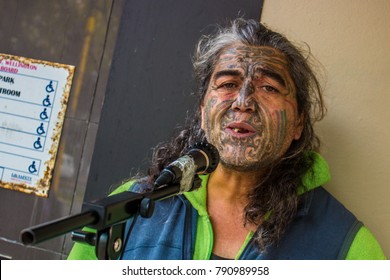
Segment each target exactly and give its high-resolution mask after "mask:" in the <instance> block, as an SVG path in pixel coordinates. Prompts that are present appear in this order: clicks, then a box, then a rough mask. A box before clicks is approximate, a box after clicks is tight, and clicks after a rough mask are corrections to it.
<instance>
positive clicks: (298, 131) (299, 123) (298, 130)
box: [294, 113, 305, 140]
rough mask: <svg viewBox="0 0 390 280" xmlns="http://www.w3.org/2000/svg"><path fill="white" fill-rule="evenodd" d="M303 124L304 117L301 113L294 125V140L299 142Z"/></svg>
mask: <svg viewBox="0 0 390 280" xmlns="http://www.w3.org/2000/svg"><path fill="white" fill-rule="evenodd" d="M304 123H305V117H304V116H303V113H302V114H301V115H300V116H299V118H297V122H296V124H295V132H294V140H299V138H301V135H302V131H303V127H304Z"/></svg>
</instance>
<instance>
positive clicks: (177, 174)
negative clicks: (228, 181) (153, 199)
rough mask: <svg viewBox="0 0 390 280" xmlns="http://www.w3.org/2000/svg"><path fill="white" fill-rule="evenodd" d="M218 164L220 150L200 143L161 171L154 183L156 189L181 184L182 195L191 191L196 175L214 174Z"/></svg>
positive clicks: (208, 144) (205, 143)
mask: <svg viewBox="0 0 390 280" xmlns="http://www.w3.org/2000/svg"><path fill="white" fill-rule="evenodd" d="M218 163H219V153H218V150H217V149H216V148H215V147H214V146H213V145H211V144H210V143H207V142H198V143H196V144H195V145H193V146H191V147H190V149H189V151H188V152H187V154H185V155H184V156H181V157H180V158H178V159H177V160H175V161H174V162H172V163H170V164H169V165H168V166H167V167H165V168H164V169H163V170H162V171H161V173H160V175H159V176H158V178H157V179H156V181H155V182H154V188H155V189H156V188H159V187H161V186H163V185H168V184H175V183H179V182H180V193H183V192H188V191H191V190H192V188H193V185H194V184H193V182H194V177H195V175H196V174H208V173H211V172H213V171H214V170H215V168H216V167H217V165H218Z"/></svg>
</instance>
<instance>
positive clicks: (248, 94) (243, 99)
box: [232, 83, 255, 112]
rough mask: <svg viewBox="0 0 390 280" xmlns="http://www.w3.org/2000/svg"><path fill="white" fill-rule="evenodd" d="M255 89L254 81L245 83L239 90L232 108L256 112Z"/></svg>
mask: <svg viewBox="0 0 390 280" xmlns="http://www.w3.org/2000/svg"><path fill="white" fill-rule="evenodd" d="M254 91H255V89H254V86H253V84H252V83H247V84H244V85H243V86H242V87H241V89H240V91H239V92H238V95H237V98H236V100H235V101H234V102H233V104H232V108H233V110H235V111H241V112H254V111H255V100H254V98H253V93H254Z"/></svg>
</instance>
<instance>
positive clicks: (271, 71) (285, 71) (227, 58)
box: [214, 45, 294, 93]
mask: <svg viewBox="0 0 390 280" xmlns="http://www.w3.org/2000/svg"><path fill="white" fill-rule="evenodd" d="M217 68H218V69H219V70H220V71H218V70H217V72H216V75H215V77H214V79H216V78H218V77H219V76H221V75H223V74H224V71H225V72H226V73H228V71H229V70H230V71H232V70H233V69H236V70H239V71H241V72H240V73H242V74H241V75H243V76H244V77H248V76H249V77H251V78H252V79H256V78H258V77H259V76H265V77H270V78H272V79H274V80H275V81H277V82H278V83H279V84H280V85H282V86H283V87H285V88H286V90H287V92H288V93H291V92H293V91H294V82H293V80H292V78H291V75H290V73H289V68H288V63H287V60H286V57H285V55H284V54H283V53H282V52H280V51H279V50H277V49H274V48H271V47H267V46H246V45H236V46H232V47H230V48H227V49H225V50H224V52H223V53H222V54H221V56H220V58H219V61H218V65H217ZM223 69H229V70H223ZM218 72H219V73H218Z"/></svg>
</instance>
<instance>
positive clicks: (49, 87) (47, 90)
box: [46, 81, 54, 93]
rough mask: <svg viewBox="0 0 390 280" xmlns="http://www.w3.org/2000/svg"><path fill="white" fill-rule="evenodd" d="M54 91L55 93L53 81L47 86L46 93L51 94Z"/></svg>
mask: <svg viewBox="0 0 390 280" xmlns="http://www.w3.org/2000/svg"><path fill="white" fill-rule="evenodd" d="M53 91H54V88H53V81H50V83H49V84H48V85H47V86H46V92H48V93H51V92H53Z"/></svg>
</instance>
